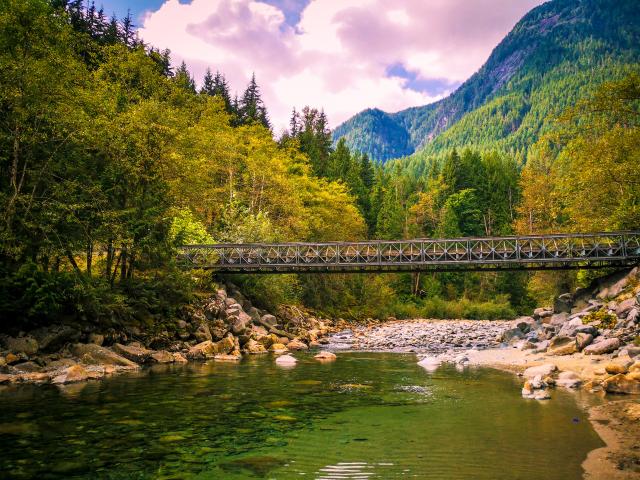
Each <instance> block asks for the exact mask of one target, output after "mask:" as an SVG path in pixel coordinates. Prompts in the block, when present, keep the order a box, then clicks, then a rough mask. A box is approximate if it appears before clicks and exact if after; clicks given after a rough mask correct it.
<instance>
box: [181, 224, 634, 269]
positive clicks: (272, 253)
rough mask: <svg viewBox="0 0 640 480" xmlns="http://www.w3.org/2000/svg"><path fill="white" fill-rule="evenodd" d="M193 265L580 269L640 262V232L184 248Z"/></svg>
mask: <svg viewBox="0 0 640 480" xmlns="http://www.w3.org/2000/svg"><path fill="white" fill-rule="evenodd" d="M178 259H179V262H180V263H181V265H183V266H184V267H186V268H197V269H210V270H215V271H218V272H226V273H291V272H356V271H379V272H380V271H464V270H533V269H538V270H539V269H571V268H573V269H576V268H597V267H603V266H629V265H636V264H639V263H640V232H610V233H587V234H553V235H530V236H519V237H515V236H512V237H482V238H454V239H416V240H399V241H380V240H371V241H363V242H325V243H277V244H215V245H187V246H184V247H181V248H180V251H179V256H178Z"/></svg>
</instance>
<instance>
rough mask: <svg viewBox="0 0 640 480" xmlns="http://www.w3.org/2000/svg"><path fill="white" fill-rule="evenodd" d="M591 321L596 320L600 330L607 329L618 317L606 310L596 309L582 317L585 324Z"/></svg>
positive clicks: (613, 325)
mask: <svg viewBox="0 0 640 480" xmlns="http://www.w3.org/2000/svg"><path fill="white" fill-rule="evenodd" d="M592 322H598V328H599V329H601V330H607V329H610V328H614V327H615V326H616V324H617V323H618V317H616V316H615V315H614V314H613V313H609V312H607V311H606V310H597V311H594V312H590V313H588V314H587V315H585V316H584V317H582V323H583V324H585V325H587V324H589V323H592Z"/></svg>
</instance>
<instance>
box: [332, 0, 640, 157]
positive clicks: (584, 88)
mask: <svg viewBox="0 0 640 480" xmlns="http://www.w3.org/2000/svg"><path fill="white" fill-rule="evenodd" d="M639 62H640V2H638V0H616V1H611V0H553V1H550V2H547V3H545V4H543V5H541V6H539V7H536V8H534V9H533V10H531V11H530V12H529V13H527V14H526V15H525V16H524V17H523V18H522V19H521V20H520V21H519V22H518V23H517V24H516V26H515V27H514V28H513V30H512V31H511V32H510V33H509V34H508V35H507V36H506V37H505V38H504V39H503V40H502V41H501V42H500V44H499V45H498V46H497V47H496V48H495V49H494V50H493V52H492V53H491V55H490V56H489V59H488V60H487V62H486V63H485V64H484V65H483V66H482V67H481V68H480V70H478V72H476V73H475V74H474V75H473V76H471V77H470V78H469V79H468V80H467V81H466V82H465V83H463V84H462V85H461V86H460V87H459V88H458V89H457V90H456V91H455V92H454V93H452V94H451V95H449V96H448V97H446V98H444V99H442V100H440V101H438V102H435V103H432V104H429V105H425V106H421V107H413V108H409V109H406V110H402V111H400V112H397V113H386V112H383V111H381V110H378V109H368V110H365V111H363V112H360V113H358V114H357V115H355V116H354V117H352V118H351V119H349V120H347V121H346V122H344V123H343V124H341V125H340V126H338V127H337V128H336V129H335V130H334V141H337V140H338V139H339V138H341V137H344V138H345V139H346V141H347V144H348V145H349V146H350V147H351V148H353V149H355V150H359V151H362V152H366V153H368V154H369V155H370V156H371V158H374V159H376V160H380V161H386V160H389V159H392V158H398V157H404V156H408V155H411V154H413V153H415V152H419V154H418V156H424V155H429V154H437V153H439V152H442V151H444V150H447V149H450V148H452V147H467V146H469V147H474V148H479V149H487V148H492V149H497V150H500V151H507V152H511V153H514V152H515V153H517V154H520V155H523V156H524V155H526V148H527V147H528V146H529V145H530V144H531V143H533V142H535V140H536V139H537V138H538V136H539V134H540V133H541V132H544V131H545V130H546V129H547V128H549V125H550V122H551V121H552V119H553V116H554V115H555V114H557V113H559V112H560V111H562V110H563V109H564V108H566V107H567V106H569V105H572V104H574V103H575V102H576V101H577V100H578V99H579V98H582V97H585V96H587V95H588V94H589V92H590V91H592V90H593V89H594V88H595V87H596V86H597V85H599V84H600V83H602V82H603V81H606V80H610V79H616V78H620V77H621V76H623V75H624V74H625V73H627V72H629V71H630V70H633V69H635V70H638V69H640V63H639Z"/></svg>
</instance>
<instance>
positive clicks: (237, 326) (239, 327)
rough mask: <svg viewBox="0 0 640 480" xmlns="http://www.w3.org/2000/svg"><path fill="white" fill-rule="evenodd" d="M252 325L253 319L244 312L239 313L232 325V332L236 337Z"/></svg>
mask: <svg viewBox="0 0 640 480" xmlns="http://www.w3.org/2000/svg"><path fill="white" fill-rule="evenodd" d="M250 325H251V317H250V316H249V315H247V314H246V313H245V312H243V311H239V312H238V313H237V316H236V317H235V318H234V319H233V321H232V323H231V331H232V332H233V333H234V334H235V335H241V334H243V333H244V332H245V330H247V328H248V327H249V326H250Z"/></svg>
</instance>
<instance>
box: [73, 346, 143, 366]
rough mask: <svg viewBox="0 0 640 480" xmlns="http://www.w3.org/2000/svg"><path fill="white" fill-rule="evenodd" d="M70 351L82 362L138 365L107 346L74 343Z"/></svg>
mask: <svg viewBox="0 0 640 480" xmlns="http://www.w3.org/2000/svg"><path fill="white" fill-rule="evenodd" d="M71 353H73V354H74V355H75V356H76V357H79V358H80V359H82V363H85V364H93V365H95V364H103V365H113V366H118V367H129V368H137V367H138V365H137V364H136V363H134V362H132V361H131V360H129V359H127V358H125V357H123V356H121V355H118V354H117V353H115V352H113V351H111V350H109V349H108V348H105V347H101V346H99V345H95V344H93V343H76V344H75V345H73V346H72V347H71Z"/></svg>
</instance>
